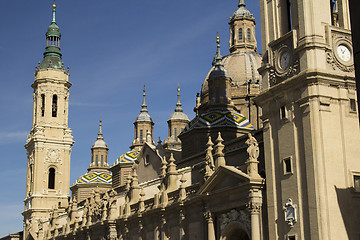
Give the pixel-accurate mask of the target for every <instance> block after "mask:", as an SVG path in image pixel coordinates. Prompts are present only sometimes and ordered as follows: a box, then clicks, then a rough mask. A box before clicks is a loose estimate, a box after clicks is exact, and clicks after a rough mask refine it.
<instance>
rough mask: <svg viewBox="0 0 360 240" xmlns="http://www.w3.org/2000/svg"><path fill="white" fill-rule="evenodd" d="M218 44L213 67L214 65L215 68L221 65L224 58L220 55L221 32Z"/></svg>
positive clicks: (217, 40)
mask: <svg viewBox="0 0 360 240" xmlns="http://www.w3.org/2000/svg"><path fill="white" fill-rule="evenodd" d="M216 43H217V46H216V54H215V57H214V60H213V62H212V65H213V66H219V65H221V60H222V56H221V53H220V37H219V32H218V33H217V36H216Z"/></svg>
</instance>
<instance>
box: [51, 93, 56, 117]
mask: <svg viewBox="0 0 360 240" xmlns="http://www.w3.org/2000/svg"><path fill="white" fill-rule="evenodd" d="M56 115H57V96H56V95H54V96H53V99H52V116H53V117H56Z"/></svg>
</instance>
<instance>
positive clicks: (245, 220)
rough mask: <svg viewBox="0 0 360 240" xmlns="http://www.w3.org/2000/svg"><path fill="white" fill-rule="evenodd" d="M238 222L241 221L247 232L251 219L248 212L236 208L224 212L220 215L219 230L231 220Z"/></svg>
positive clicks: (249, 230) (249, 228)
mask: <svg viewBox="0 0 360 240" xmlns="http://www.w3.org/2000/svg"><path fill="white" fill-rule="evenodd" d="M234 221H236V222H239V223H241V224H242V225H243V226H244V228H245V229H246V231H247V232H248V233H250V232H251V220H250V214H249V212H248V211H246V210H236V209H232V210H231V211H230V212H228V213H224V214H221V215H220V218H219V223H220V230H221V231H222V230H224V228H225V227H226V226H227V225H228V224H229V223H231V222H234Z"/></svg>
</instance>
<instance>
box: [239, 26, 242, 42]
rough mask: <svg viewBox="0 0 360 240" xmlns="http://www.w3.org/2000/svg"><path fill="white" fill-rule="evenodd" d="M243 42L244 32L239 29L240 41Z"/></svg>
mask: <svg viewBox="0 0 360 240" xmlns="http://www.w3.org/2000/svg"><path fill="white" fill-rule="evenodd" d="M241 40H243V30H242V28H239V41H241Z"/></svg>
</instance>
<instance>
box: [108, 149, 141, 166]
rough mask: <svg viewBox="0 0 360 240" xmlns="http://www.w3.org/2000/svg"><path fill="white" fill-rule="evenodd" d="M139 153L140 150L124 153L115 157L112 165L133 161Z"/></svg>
mask: <svg viewBox="0 0 360 240" xmlns="http://www.w3.org/2000/svg"><path fill="white" fill-rule="evenodd" d="M139 153H140V150H131V151H128V152H126V153H124V154H123V155H121V156H120V157H119V158H118V159H116V161H115V163H114V166H115V165H117V164H121V163H133V162H134V161H135V160H136V159H137V157H138V155H139Z"/></svg>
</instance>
